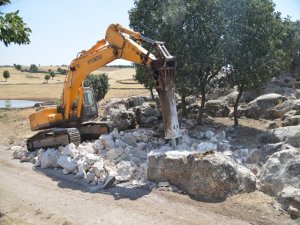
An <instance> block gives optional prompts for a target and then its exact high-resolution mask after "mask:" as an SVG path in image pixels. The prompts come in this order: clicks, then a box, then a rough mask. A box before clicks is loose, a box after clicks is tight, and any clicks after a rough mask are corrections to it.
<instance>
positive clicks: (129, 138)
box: [122, 132, 137, 146]
mask: <svg viewBox="0 0 300 225" xmlns="http://www.w3.org/2000/svg"><path fill="white" fill-rule="evenodd" d="M122 141H124V142H125V143H126V144H128V145H131V146H136V142H137V138H136V136H134V135H133V134H132V133H131V132H128V133H125V134H124V136H123V138H122Z"/></svg>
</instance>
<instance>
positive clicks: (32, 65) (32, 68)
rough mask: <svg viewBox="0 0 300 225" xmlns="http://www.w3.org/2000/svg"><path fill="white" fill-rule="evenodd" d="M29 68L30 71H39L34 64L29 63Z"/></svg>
mask: <svg viewBox="0 0 300 225" xmlns="http://www.w3.org/2000/svg"><path fill="white" fill-rule="evenodd" d="M29 70H30V72H31V73H37V72H38V71H39V68H38V67H37V66H36V65H35V64H31V65H30V67H29Z"/></svg>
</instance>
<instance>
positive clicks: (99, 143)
mask: <svg viewBox="0 0 300 225" xmlns="http://www.w3.org/2000/svg"><path fill="white" fill-rule="evenodd" d="M93 148H94V149H95V150H96V152H99V151H102V150H104V149H105V146H104V144H103V143H102V141H101V140H96V141H95V142H94V144H93Z"/></svg>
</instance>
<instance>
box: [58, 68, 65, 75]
mask: <svg viewBox="0 0 300 225" xmlns="http://www.w3.org/2000/svg"><path fill="white" fill-rule="evenodd" d="M57 72H58V73H60V74H62V75H66V74H67V70H65V69H62V68H60V67H59V68H57Z"/></svg>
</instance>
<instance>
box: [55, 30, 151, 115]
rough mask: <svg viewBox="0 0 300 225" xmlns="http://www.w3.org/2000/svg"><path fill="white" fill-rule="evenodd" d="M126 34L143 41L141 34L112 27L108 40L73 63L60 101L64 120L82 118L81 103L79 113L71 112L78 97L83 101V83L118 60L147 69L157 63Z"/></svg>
mask: <svg viewBox="0 0 300 225" xmlns="http://www.w3.org/2000/svg"><path fill="white" fill-rule="evenodd" d="M124 34H128V35H130V36H131V37H133V38H136V39H137V40H140V39H141V36H140V35H139V33H137V32H134V31H132V30H129V29H125V28H123V27H122V26H121V25H118V24H117V25H115V24H112V25H110V26H109V27H108V29H107V31H106V37H105V39H103V40H101V41H98V42H97V43H96V44H95V45H94V46H93V47H92V48H90V49H89V50H87V51H82V52H80V53H79V54H78V57H77V58H76V59H74V60H73V61H72V62H71V64H70V70H69V71H68V74H67V76H66V80H65V83H64V89H63V94H62V99H61V100H62V104H61V107H62V109H63V112H64V118H65V119H69V118H70V117H71V116H72V114H73V113H74V112H76V114H77V116H78V117H79V116H80V113H81V110H80V107H81V104H80V102H78V104H77V105H78V109H77V108H76V109H74V110H73V111H74V112H71V108H74V107H72V104H73V103H74V101H75V100H76V97H77V96H79V97H78V99H79V100H80V99H82V98H81V96H80V95H81V94H82V91H81V89H82V82H83V80H84V78H85V77H86V76H87V75H88V74H89V73H91V72H93V71H95V70H97V69H99V68H101V67H103V66H105V65H107V64H108V63H110V62H112V61H114V60H116V59H125V60H128V61H131V62H134V63H137V64H148V65H151V64H153V63H154V62H156V61H157V59H156V57H155V56H154V55H153V54H151V53H149V52H148V51H147V50H146V49H144V48H143V47H142V46H141V45H139V44H138V43H137V42H135V41H133V40H132V39H130V37H127V36H125V35H124ZM73 116H74V115H73Z"/></svg>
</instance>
